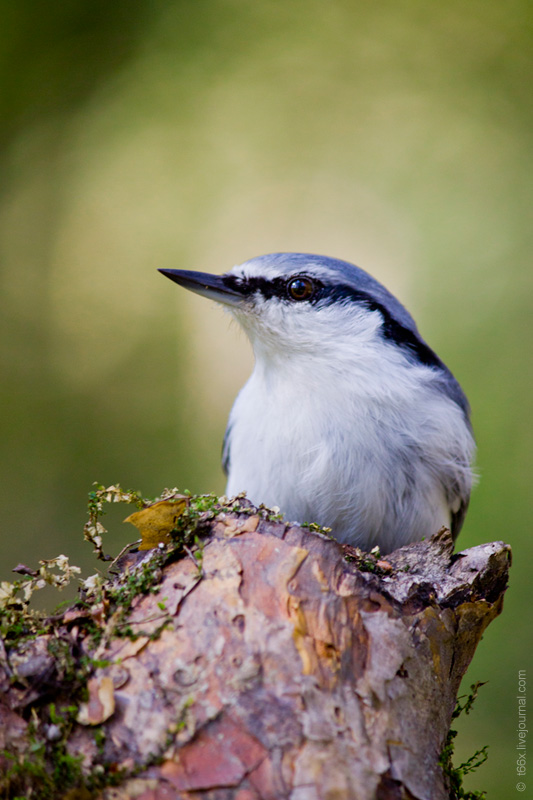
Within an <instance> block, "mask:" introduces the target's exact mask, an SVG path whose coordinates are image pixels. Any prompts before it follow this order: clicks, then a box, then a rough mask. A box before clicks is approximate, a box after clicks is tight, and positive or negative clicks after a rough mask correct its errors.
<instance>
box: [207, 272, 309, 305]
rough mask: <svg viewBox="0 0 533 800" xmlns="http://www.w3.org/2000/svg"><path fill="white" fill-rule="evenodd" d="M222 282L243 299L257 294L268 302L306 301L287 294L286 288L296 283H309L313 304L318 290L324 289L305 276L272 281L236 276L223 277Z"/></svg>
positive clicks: (280, 278) (292, 276)
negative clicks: (276, 299) (312, 290)
mask: <svg viewBox="0 0 533 800" xmlns="http://www.w3.org/2000/svg"><path fill="white" fill-rule="evenodd" d="M223 280H224V283H225V284H226V286H227V287H228V288H230V289H233V290H234V291H237V292H240V293H241V294H242V295H244V296H245V297H251V296H252V295H254V294H257V292H259V293H260V294H261V295H262V296H263V297H264V298H265V300H269V299H270V298H271V297H278V298H279V299H280V300H286V301H287V300H288V301H289V302H294V301H295V300H297V299H300V300H304V299H307V298H304V297H302V298H296V297H294V295H292V294H291V293H290V292H289V288H288V287H289V286H290V285H291V284H294V283H295V282H296V281H303V282H309V283H310V284H311V285H312V287H313V289H314V292H311V293H310V295H309V301H310V302H314V300H315V298H316V299H318V290H322V289H323V288H324V284H323V283H321V281H319V280H317V279H316V278H314V277H313V278H311V277H310V276H309V275H306V274H298V275H290V276H288V277H287V278H282V277H279V278H272V280H268V279H267V278H257V277H250V278H245V277H242V278H241V277H237V276H236V275H225V276H224V277H223Z"/></svg>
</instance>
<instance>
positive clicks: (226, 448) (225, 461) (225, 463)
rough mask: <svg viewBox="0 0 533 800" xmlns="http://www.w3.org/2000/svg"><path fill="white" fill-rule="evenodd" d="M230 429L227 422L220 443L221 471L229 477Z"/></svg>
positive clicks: (229, 423)
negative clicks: (222, 439)
mask: <svg viewBox="0 0 533 800" xmlns="http://www.w3.org/2000/svg"><path fill="white" fill-rule="evenodd" d="M231 428H232V426H231V422H228V426H227V428H226V433H225V434H224V441H223V443H222V469H223V470H224V473H225V474H226V475H229V465H230V444H231V442H230V440H231Z"/></svg>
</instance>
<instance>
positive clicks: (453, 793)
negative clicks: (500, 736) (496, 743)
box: [439, 681, 488, 800]
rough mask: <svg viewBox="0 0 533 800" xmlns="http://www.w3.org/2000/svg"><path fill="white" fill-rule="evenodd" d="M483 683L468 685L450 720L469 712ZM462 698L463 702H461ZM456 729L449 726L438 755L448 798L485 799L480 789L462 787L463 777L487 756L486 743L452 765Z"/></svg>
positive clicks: (455, 799) (462, 799)
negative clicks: (447, 784) (446, 780)
mask: <svg viewBox="0 0 533 800" xmlns="http://www.w3.org/2000/svg"><path fill="white" fill-rule="evenodd" d="M483 685H484V684H483V683H482V682H481V681H478V682H477V683H473V684H472V686H471V687H470V694H468V695H462V696H461V697H459V698H458V699H457V705H456V707H455V710H454V712H453V714H452V722H453V720H454V719H457V717H458V716H459V715H460V714H462V713H463V712H464V713H465V714H469V713H470V711H471V710H472V706H473V704H474V701H475V699H476V697H477V694H478V691H479V688H480V687H481V686H483ZM461 700H464V702H461ZM456 736H457V731H456V730H454V729H453V728H451V727H450V730H449V731H448V736H447V737H446V742H445V744H444V747H443V749H442V753H441V755H440V759H439V764H440V766H441V767H442V771H443V772H444V775H445V776H446V777H447V779H448V782H449V786H450V800H486V794H485V792H482V791H479V792H478V791H473V792H469V791H466V790H465V788H464V787H463V779H464V776H465V775H468V773H470V772H474V771H475V770H476V769H478V767H480V766H481V765H482V764H484V763H485V761H486V760H487V758H488V753H487V750H488V745H485V746H484V747H482V748H481V750H476V752H475V753H474V755H473V756H471V757H470V758H469V759H468V760H467V761H464V762H463V763H462V764H459V766H458V767H454V766H453V753H454V748H455V741H454V740H455V737H456Z"/></svg>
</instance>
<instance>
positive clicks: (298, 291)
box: [287, 278, 315, 300]
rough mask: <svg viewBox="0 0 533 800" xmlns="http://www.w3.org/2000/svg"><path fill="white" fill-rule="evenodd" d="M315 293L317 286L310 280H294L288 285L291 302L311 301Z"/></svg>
mask: <svg viewBox="0 0 533 800" xmlns="http://www.w3.org/2000/svg"><path fill="white" fill-rule="evenodd" d="M314 291H315V284H314V283H313V281H312V280H311V279H310V278H293V279H292V281H289V283H288V284H287V292H288V295H289V297H290V298H291V300H309V298H310V297H312V296H313V294H314Z"/></svg>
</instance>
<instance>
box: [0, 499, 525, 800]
mask: <svg viewBox="0 0 533 800" xmlns="http://www.w3.org/2000/svg"><path fill="white" fill-rule="evenodd" d="M347 550H348V553H347ZM347 556H348V557H347ZM509 556H510V551H509V548H508V546H507V545H504V544H503V543H502V542H496V543H492V544H486V545H482V546H479V547H474V548H472V549H470V550H467V551H464V552H462V553H457V554H455V555H452V542H451V539H450V536H449V534H448V533H447V532H443V533H441V534H439V535H438V536H437V537H434V538H433V539H432V540H430V541H428V542H421V543H418V544H414V545H410V546H408V547H405V548H402V549H401V550H398V551H396V552H395V553H392V554H391V555H389V556H388V557H387V559H386V561H385V562H384V561H378V564H377V566H376V565H375V559H374V561H373V562H372V565H373V568H374V570H375V571H374V572H372V571H366V572H365V571H361V570H360V569H359V568H358V566H357V563H356V562H350V560H349V548H343V547H341V546H340V545H339V544H337V543H336V542H334V541H332V540H330V539H329V538H327V537H325V536H323V535H321V534H316V533H312V532H309V531H307V530H305V529H302V528H300V527H297V526H291V527H290V526H287V525H285V524H282V523H271V522H268V521H266V520H264V519H262V518H261V516H260V515H259V514H255V513H254V514H252V515H250V514H247V515H244V514H222V515H219V516H218V517H217V518H216V519H215V520H214V521H212V522H211V523H210V531H209V532H208V535H207V538H206V540H205V547H204V550H203V563H202V575H201V576H200V575H199V570H198V568H197V566H196V565H195V563H194V562H193V560H192V559H191V558H188V557H187V558H183V559H181V560H178V561H174V562H173V563H170V564H167V565H166V566H165V567H164V568H163V570H162V573H161V575H159V576H158V577H159V578H160V584H159V591H158V593H157V594H140V595H139V596H138V597H137V598H136V600H135V602H134V604H133V607H132V610H131V613H130V614H129V619H128V622H129V624H130V626H131V628H132V629H133V630H134V631H136V630H137V631H139V630H140V631H142V634H141V636H140V638H137V639H135V640H132V639H130V638H112V637H107V638H104V644H103V645H101V646H100V648H99V652H98V653H97V654H96V655H97V657H98V659H100V660H103V659H105V660H107V661H108V662H109V664H108V665H107V666H101V667H99V668H97V669H96V670H95V671H94V676H93V678H92V679H91V682H90V685H89V698H90V702H89V703H88V704H87V705H86V706H85V707H84V708H82V709H81V710H80V714H79V720H80V723H77V724H74V725H73V726H72V729H71V730H70V731H69V737H68V742H67V748H68V751H69V752H70V753H72V754H76V755H80V754H81V755H83V758H84V763H83V769H84V771H85V772H86V773H91V772H92V773H93V774H96V773H97V772H98V771H99V770H100V772H101V771H102V767H101V766H98V765H104V767H105V771H106V774H107V773H109V771H114V772H115V773H117V774H118V773H120V772H121V770H122V771H124V772H123V777H122V784H121V785H119V786H117V787H113V788H109V787H108V788H105V789H100V790H99V792H98V796H99V797H101V798H105V800H111V798H113V799H114V800H126V798H142V800H171V799H172V800H173V799H174V798H187V799H188V800H192V799H193V798H194V800H207V798H210V799H212V800H215V799H216V800H230V799H231V800H259V799H261V800H278V799H279V798H290V800H326V799H328V800H343V799H344V798H346V800H348V799H350V800H370V798H377V799H378V800H400V798H416V800H445V798H447V797H448V790H447V786H446V777H445V776H444V775H443V773H442V770H441V768H440V766H439V755H440V753H441V751H442V747H443V744H444V741H445V739H446V735H447V732H448V729H449V725H450V719H451V714H452V711H453V708H454V705H455V702H456V694H457V690H458V687H459V683H460V680H461V678H462V676H463V674H464V672H465V670H466V668H467V666H468V664H469V663H470V660H471V658H472V656H473V654H474V650H475V648H476V646H477V644H478V642H479V640H480V637H481V635H482V633H483V631H484V629H485V628H486V626H487V625H488V624H489V622H490V621H491V620H492V619H494V617H495V616H497V614H499V613H500V611H501V608H502V600H503V593H504V591H505V588H506V583H507V573H508V567H509V563H510V558H509ZM359 566H360V562H359ZM162 604H164V606H165V611H164V612H163V611H162ZM163 613H164V614H165V615H166V616H165V619H166V626H165V627H164V628H163V629H162V631H161V632H160V634H159V635H158V636H157V637H155V638H150V633H153V632H154V631H155V630H156V629H158V628H160V626H161V618H162V614H163ZM54 635H55V636H56V638H59V639H63V640H68V637H70V638H71V639H72V641H73V642H74V641H75V644H76V648H77V651H79V652H80V653H82V652H83V651H84V648H87V646H88V645H87V643H86V642H84V638H83V633H82V628H81V627H80V626H79V625H78V624H77V620H76V614H72V613H71V614H70V618H69V617H68V616H67V615H66V616H65V619H64V620H62V621H61V623H60V625H59V627H58V629H57V631H56V633H55V634H54ZM49 637H50V635H48V636H41V637H38V638H37V639H36V640H34V641H33V642H29V643H26V644H25V645H24V646H21V647H20V648H18V649H16V648H11V649H9V648H8V650H7V652H6V651H4V652H3V654H2V652H1V651H0V665H1V664H2V662H3V665H4V672H3V673H1V670H0V675H2V674H3V676H4V679H3V680H0V689H2V690H3V695H2V702H1V703H0V717H1V719H0V727H1V731H2V732H1V734H0V739H2V738H3V739H4V741H0V748H1V747H2V746H4V745H8V746H10V747H11V748H12V749H13V748H15V749H16V748H17V746H18V747H19V748H20V749H21V750H22V748H23V742H24V741H25V738H24V737H25V736H26V733H27V726H28V720H29V719H30V716H29V712H28V708H29V707H30V706H31V703H32V702H33V703H35V702H36V701H38V699H39V697H41V701H42V694H43V688H42V687H43V683H46V682H47V681H48V683H47V685H48V689H47V697H46V700H47V702H49V701H50V700H53V699H54V698H53V696H51V695H52V690H51V689H50V687H51V686H52V685H53V681H52V680H51V679H50V671H53V670H54V664H53V660H52V657H51V656H50V653H49V651H50V647H49V645H50V640H49ZM93 655H94V654H93ZM2 656H3V657H2ZM47 670H48V673H47ZM43 675H47V676H48V677H46V678H43ZM6 676H9V680H8V679H7V678H6ZM109 679H111V680H109ZM32 692H34V695H33V696H32V695H31V693H32ZM39 693H41V694H39ZM101 720H103V721H102V722H100V725H99V726H98V730H99V731H100V732H102V731H103V732H104V733H105V737H104V736H103V735H100V736H99V737H96V738H95V734H94V731H95V728H94V725H91V722H92V723H95V722H99V721H101ZM81 723H83V724H81ZM154 756H157V757H154ZM74 796H76V795H74ZM84 796H85V795H84ZM80 797H81V795H80Z"/></svg>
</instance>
